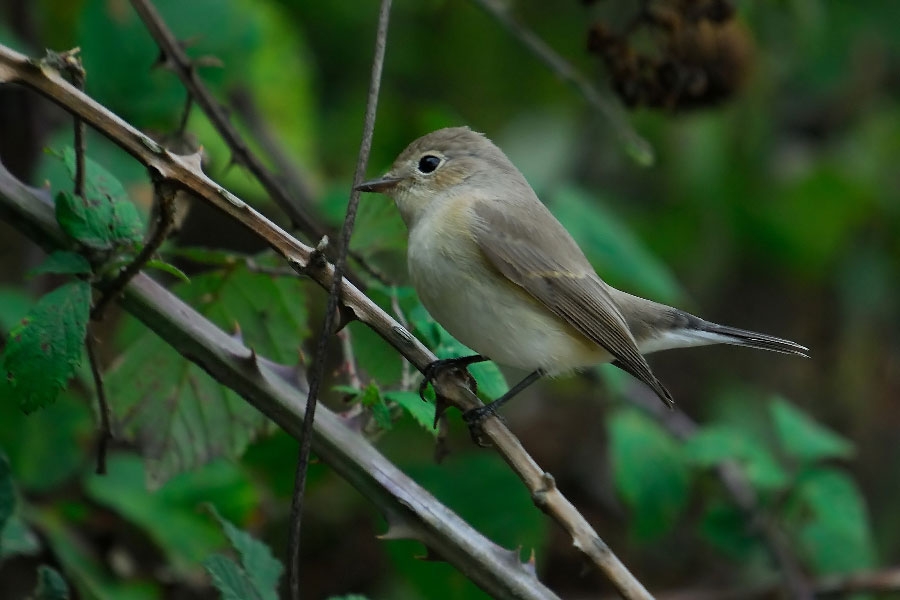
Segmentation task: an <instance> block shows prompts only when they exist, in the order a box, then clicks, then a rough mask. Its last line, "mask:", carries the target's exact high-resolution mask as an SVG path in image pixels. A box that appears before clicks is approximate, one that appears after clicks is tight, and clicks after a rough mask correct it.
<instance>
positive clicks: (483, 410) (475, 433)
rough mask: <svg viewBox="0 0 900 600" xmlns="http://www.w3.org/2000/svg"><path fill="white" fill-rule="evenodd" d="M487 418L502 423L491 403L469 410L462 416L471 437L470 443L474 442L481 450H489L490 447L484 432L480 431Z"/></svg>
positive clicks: (501, 418)
mask: <svg viewBox="0 0 900 600" xmlns="http://www.w3.org/2000/svg"><path fill="white" fill-rule="evenodd" d="M488 417H496V418H498V419H500V420H501V421H503V417H501V416H500V415H499V414H497V411H496V408H495V406H494V403H493V402H491V403H489V404H485V405H484V406H479V407H478V408H470V409H469V410H467V411H466V412H464V413H463V414H462V418H463V421H465V422H466V425H467V426H468V427H469V436H471V438H472V441H473V442H475V444H477V445H479V446H481V447H482V448H489V447H490V446H491V443H490V442H489V441H488V440H487V436H485V434H484V430H483V429H482V424H483V423H484V420H485V419H487V418H488Z"/></svg>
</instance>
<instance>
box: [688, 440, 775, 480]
mask: <svg viewBox="0 0 900 600" xmlns="http://www.w3.org/2000/svg"><path fill="white" fill-rule="evenodd" d="M684 451H685V458H686V459H687V460H688V461H690V462H692V463H693V464H695V465H697V466H700V467H712V466H715V465H719V464H721V463H723V462H727V461H735V462H736V463H738V464H739V465H741V467H743V469H744V472H745V473H746V475H747V478H748V479H749V480H750V482H751V483H752V484H753V485H754V487H756V488H757V489H760V490H777V489H782V488H784V487H785V486H786V485H788V483H789V481H790V480H789V477H788V475H787V473H786V472H785V471H784V469H783V468H782V467H781V466H780V465H779V464H778V462H777V461H776V460H775V458H774V457H773V456H772V453H771V452H769V450H768V449H767V448H766V447H765V446H763V445H762V444H761V443H760V442H757V441H756V440H755V439H753V438H752V437H750V436H749V435H747V433H746V432H745V431H744V430H742V429H739V428H736V427H730V426H727V425H710V426H707V427H704V428H703V429H701V430H700V431H698V432H697V433H696V434H694V435H693V436H691V438H690V439H688V440H687V441H686V442H685V443H684Z"/></svg>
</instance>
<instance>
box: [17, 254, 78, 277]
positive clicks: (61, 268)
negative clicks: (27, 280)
mask: <svg viewBox="0 0 900 600" xmlns="http://www.w3.org/2000/svg"><path fill="white" fill-rule="evenodd" d="M42 273H57V274H61V275H89V274H90V273H91V263H89V262H88V260H87V259H86V258H85V257H83V256H82V255H80V254H78V253H76V252H63V251H57V252H54V253H53V254H51V255H50V256H48V257H47V258H46V259H45V260H44V262H42V263H41V264H40V265H38V266H37V267H35V268H34V269H32V270H31V271H29V273H28V274H29V275H31V276H34V275H40V274H42Z"/></svg>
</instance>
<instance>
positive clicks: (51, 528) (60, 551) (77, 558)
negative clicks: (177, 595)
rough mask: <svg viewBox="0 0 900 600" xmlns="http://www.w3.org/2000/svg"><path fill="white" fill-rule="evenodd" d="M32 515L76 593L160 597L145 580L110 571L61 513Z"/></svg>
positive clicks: (114, 599) (106, 598)
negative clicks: (113, 574)
mask: <svg viewBox="0 0 900 600" xmlns="http://www.w3.org/2000/svg"><path fill="white" fill-rule="evenodd" d="M31 517H32V518H33V519H34V520H35V521H36V527H37V528H39V529H40V530H41V533H42V534H43V537H44V538H45V539H46V540H47V541H48V543H49V545H50V547H51V549H52V552H53V555H54V556H55V557H56V558H57V559H58V560H59V564H60V566H61V567H62V571H63V572H64V573H65V574H66V578H67V579H68V581H69V584H70V585H71V586H72V587H73V588H74V589H76V590H77V591H78V594H79V597H81V598H91V599H93V600H157V599H158V598H159V597H160V594H159V590H157V589H154V588H152V587H149V586H148V585H147V584H146V583H144V582H140V583H138V582H133V581H124V580H121V579H119V578H116V577H114V576H112V575H110V574H109V571H108V569H107V568H106V566H104V565H102V564H101V563H100V561H99V560H98V559H97V558H96V557H95V556H94V554H93V552H91V550H90V548H88V547H87V546H86V545H85V541H84V538H83V537H82V534H81V533H80V532H77V531H75V530H73V529H72V528H70V527H69V525H68V524H67V522H66V519H64V518H63V517H62V516H61V515H59V514H57V513H56V512H53V511H52V510H51V509H43V510H39V511H35V512H34V513H33V514H32V515H31Z"/></svg>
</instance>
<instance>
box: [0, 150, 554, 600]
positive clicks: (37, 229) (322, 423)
mask: <svg viewBox="0 0 900 600" xmlns="http://www.w3.org/2000/svg"><path fill="white" fill-rule="evenodd" d="M0 218H2V219H3V220H4V221H6V222H9V223H11V224H12V225H13V226H15V227H16V228H17V229H19V231H21V232H22V233H24V234H25V235H26V236H28V237H29V238H31V239H32V240H34V241H35V242H37V243H38V244H40V245H41V246H42V247H44V249H45V250H48V251H52V250H54V249H58V248H68V247H69V244H70V242H69V240H67V239H66V237H65V234H63V232H62V231H61V230H60V229H59V226H58V225H57V223H56V219H55V217H54V213H53V205H52V202H51V200H50V195H49V193H48V192H47V191H46V190H38V189H34V188H29V187H27V186H26V185H25V184H23V183H21V182H20V181H18V180H16V179H15V178H14V177H13V176H12V175H10V173H9V172H8V171H7V170H6V169H5V167H3V165H2V164H0ZM110 283H111V282H110V280H109V279H107V280H106V281H103V282H99V285H100V286H101V287H103V286H108V285H109V284H110ZM121 304H122V306H123V308H125V310H127V311H128V312H130V313H131V314H132V315H134V316H135V317H137V318H138V319H139V320H140V321H142V322H143V323H144V324H145V325H146V326H147V327H148V328H150V329H151V330H152V331H154V332H155V333H156V334H158V335H159V336H160V337H161V338H162V339H163V340H165V341H166V343H168V344H170V345H171V346H172V347H173V348H174V349H175V350H177V351H178V352H179V353H181V354H182V355H183V356H184V357H185V358H187V359H188V360H190V361H192V362H194V363H195V364H197V365H198V366H200V367H201V368H202V369H203V370H205V371H206V372H207V373H209V374H210V375H211V376H212V377H214V378H215V379H216V380H218V381H219V382H221V383H222V384H224V385H226V386H228V387H229V388H231V389H232V390H234V391H235V392H237V393H238V394H240V395H241V396H242V397H243V398H244V399H245V400H246V401H247V402H249V403H250V404H252V405H253V406H254V407H256V408H257V409H258V410H259V411H261V412H262V413H264V414H265V415H266V416H267V417H269V418H270V419H272V420H273V421H274V422H275V423H277V424H278V425H279V426H280V427H281V428H282V429H284V430H285V431H286V432H287V433H288V434H290V435H291V436H293V437H294V438H299V437H300V424H301V423H302V421H303V417H304V404H303V402H302V397H303V395H305V392H306V390H305V389H304V388H305V385H304V384H298V382H294V383H293V384H292V383H289V382H287V381H286V380H285V379H283V378H282V376H281V375H278V374H276V373H275V372H274V371H272V370H271V369H270V368H269V367H268V366H267V362H266V361H265V360H263V359H259V358H258V357H257V355H256V354H255V353H254V352H253V350H251V349H249V348H247V347H246V346H244V345H243V344H242V343H241V342H240V341H239V340H238V339H237V338H236V337H235V336H233V335H230V334H228V333H226V332H224V331H222V330H221V329H219V328H217V327H216V326H215V325H214V324H212V323H211V322H210V321H208V320H207V319H206V317H204V316H203V315H201V314H200V313H198V312H196V311H195V310H194V309H193V308H191V307H190V306H188V305H187V304H185V303H184V302H182V301H181V300H180V299H178V298H177V297H175V296H174V295H172V294H171V293H170V292H169V291H168V290H166V289H165V288H163V287H162V286H160V285H159V284H158V283H156V282H155V281H153V280H152V279H151V278H150V277H148V276H146V275H144V274H142V273H141V274H138V275H137V276H135V278H134V279H132V281H131V282H130V283H129V284H128V285H127V287H126V288H125V291H124V294H123V296H122V299H121ZM313 429H314V433H315V435H314V436H313V450H314V451H315V452H316V455H317V456H319V457H320V458H321V459H322V460H323V461H324V462H326V463H327V464H328V465H329V466H331V468H333V469H334V470H335V472H336V473H337V474H338V475H340V476H341V477H343V478H344V479H346V480H347V481H348V482H350V484H351V485H353V486H354V487H355V488H356V489H357V490H359V492H360V493H361V494H362V495H363V496H364V497H366V498H367V499H368V500H369V501H371V502H372V503H373V504H375V506H376V507H378V509H379V510H380V511H381V513H382V514H383V515H384V516H385V518H386V520H387V522H388V530H387V532H385V533H384V534H383V535H382V536H381V537H382V538H385V539H397V538H408V539H414V540H418V541H420V542H422V543H423V544H425V545H426V546H427V547H429V548H430V549H431V550H433V551H434V552H435V553H437V554H439V555H440V557H441V558H443V559H444V560H446V561H447V562H448V563H450V564H451V565H453V566H454V567H456V568H457V569H459V570H460V571H461V572H463V573H465V574H466V576H468V577H469V578H470V579H471V580H472V581H473V582H475V583H476V584H477V585H478V586H480V587H481V588H482V589H483V590H484V591H485V592H487V593H488V594H490V595H492V596H494V597H496V598H510V599H513V598H515V599H528V600H553V599H557V596H556V595H554V594H553V592H552V591H551V590H549V589H548V588H547V587H545V586H544V585H543V584H542V583H541V582H540V581H539V580H538V579H537V578H536V577H535V575H534V573H533V572H532V571H531V570H530V569H529V568H527V567H526V566H525V565H523V564H522V563H521V562H520V561H519V560H518V553H517V552H510V551H508V550H506V549H504V548H502V547H500V546H498V545H496V544H494V543H493V542H492V541H490V540H488V539H487V538H485V537H484V536H482V535H481V534H480V533H478V532H477V531H476V530H474V529H473V528H472V527H471V526H470V525H469V524H468V523H466V522H465V521H463V520H462V519H461V518H460V517H458V516H457V515H456V514H455V513H453V512H452V511H451V510H450V509H449V508H447V507H446V506H444V505H443V504H441V503H440V502H438V501H437V499H435V498H434V497H433V496H432V495H431V494H430V493H429V492H428V491H426V490H424V489H423V488H421V487H420V486H419V485H418V484H417V483H416V482H415V481H413V480H412V479H410V478H409V477H407V476H406V475H404V474H403V472H402V471H400V470H399V469H398V468H397V467H395V466H394V465H393V463H391V462H390V461H388V460H387V459H386V458H385V457H384V456H382V455H381V454H380V453H379V452H378V450H377V449H376V448H375V447H374V446H372V445H371V444H370V443H369V442H368V441H367V440H366V439H365V438H364V437H363V436H362V435H360V434H359V433H358V432H356V431H354V430H353V429H351V428H349V427H347V426H346V425H345V424H344V422H343V420H342V419H341V417H339V416H338V415H336V414H334V413H333V412H331V411H330V410H328V409H327V408H325V407H320V409H319V411H318V414H317V415H316V420H315V423H314V425H313Z"/></svg>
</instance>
